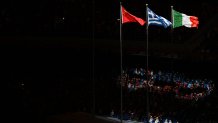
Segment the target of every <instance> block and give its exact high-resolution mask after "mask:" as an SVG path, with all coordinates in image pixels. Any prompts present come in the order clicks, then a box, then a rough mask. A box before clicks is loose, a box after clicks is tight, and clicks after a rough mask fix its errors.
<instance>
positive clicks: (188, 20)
mask: <svg viewBox="0 0 218 123" xmlns="http://www.w3.org/2000/svg"><path fill="white" fill-rule="evenodd" d="M198 24H199V21H198V17H196V16H188V15H186V14H183V13H180V12H177V11H175V10H173V28H176V27H180V26H185V27H189V28H192V27H196V28H198Z"/></svg>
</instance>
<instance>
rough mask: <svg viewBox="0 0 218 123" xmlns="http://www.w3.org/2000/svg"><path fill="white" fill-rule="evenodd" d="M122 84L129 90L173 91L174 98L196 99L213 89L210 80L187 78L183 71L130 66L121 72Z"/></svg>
mask: <svg viewBox="0 0 218 123" xmlns="http://www.w3.org/2000/svg"><path fill="white" fill-rule="evenodd" d="M122 86H123V87H126V88H128V90H129V91H135V90H138V89H148V90H149V91H154V92H158V93H168V92H173V93H174V94H175V97H176V98H180V99H188V100H193V99H195V100H198V99H199V98H203V97H205V96H207V95H209V94H210V93H211V91H212V90H213V89H214V84H213V81H212V80H209V79H199V78H189V77H187V76H185V74H184V73H178V72H168V71H161V70H158V71H154V70H148V71H147V70H146V69H144V68H132V69H127V70H125V71H124V72H123V76H122Z"/></svg>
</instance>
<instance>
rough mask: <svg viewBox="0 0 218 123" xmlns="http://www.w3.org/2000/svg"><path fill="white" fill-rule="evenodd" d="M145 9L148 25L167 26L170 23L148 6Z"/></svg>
mask: <svg viewBox="0 0 218 123" xmlns="http://www.w3.org/2000/svg"><path fill="white" fill-rule="evenodd" d="M147 11H148V25H157V26H163V27H164V28H167V27H169V26H171V25H172V23H171V22H170V21H168V20H167V19H166V18H164V17H162V16H159V15H156V14H155V13H154V12H153V11H151V10H150V9H149V8H147Z"/></svg>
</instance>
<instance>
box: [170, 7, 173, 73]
mask: <svg viewBox="0 0 218 123" xmlns="http://www.w3.org/2000/svg"><path fill="white" fill-rule="evenodd" d="M173 15H174V14H173V6H171V23H172V25H171V32H170V33H171V34H170V35H171V44H173V43H174V37H173V27H174V17H173ZM171 70H173V60H171Z"/></svg>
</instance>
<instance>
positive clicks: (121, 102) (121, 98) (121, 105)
mask: <svg viewBox="0 0 218 123" xmlns="http://www.w3.org/2000/svg"><path fill="white" fill-rule="evenodd" d="M121 6H122V3H121V2H120V121H121V123H122V122H123V87H122V84H123V82H122V76H123V46H122V21H123V20H122V8H121Z"/></svg>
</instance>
